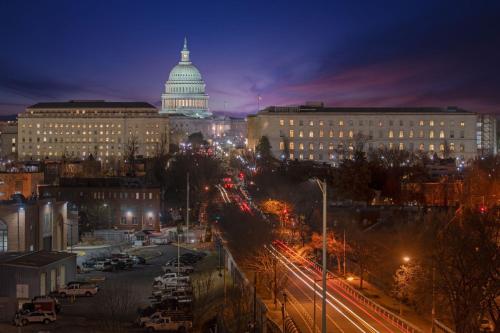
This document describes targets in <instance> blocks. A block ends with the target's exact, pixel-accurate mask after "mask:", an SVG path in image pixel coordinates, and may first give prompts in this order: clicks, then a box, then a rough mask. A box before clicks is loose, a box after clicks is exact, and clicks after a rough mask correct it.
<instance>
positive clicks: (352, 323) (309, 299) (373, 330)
mask: <svg viewBox="0 0 500 333" xmlns="http://www.w3.org/2000/svg"><path fill="white" fill-rule="evenodd" d="M219 189H220V192H221V197H222V198H223V201H224V202H225V203H227V204H228V203H231V202H236V203H238V204H239V205H240V208H241V209H242V210H247V207H252V208H254V205H253V204H252V203H251V201H250V199H249V198H248V195H247V193H246V191H243V193H242V192H241V191H238V190H237V189H231V190H229V191H227V190H225V189H224V188H222V186H221V188H219ZM242 202H243V203H245V204H244V205H242V204H241V203H242ZM254 212H255V209H252V213H254ZM267 249H268V250H269V252H270V253H271V254H272V255H273V256H274V257H275V258H276V259H277V260H278V262H279V263H280V264H281V265H283V267H285V268H286V271H287V276H288V282H287V287H286V290H285V292H286V294H287V301H286V311H287V313H288V314H289V315H290V317H292V319H293V320H294V322H295V323H296V325H297V326H298V327H299V329H300V330H301V332H302V333H306V332H310V333H316V332H320V331H321V303H322V302H321V296H322V293H321V291H322V288H321V285H322V283H321V278H322V274H321V268H320V267H319V266H318V265H317V264H316V263H313V262H311V261H309V260H307V259H305V258H303V257H300V256H299V255H297V254H296V253H295V251H294V250H293V249H291V248H290V247H288V246H287V245H286V244H284V243H282V242H280V241H277V242H275V244H274V245H271V246H269V247H268V248H267ZM328 276H329V277H330V279H328V280H327V318H326V321H327V332H345V333H350V332H363V333H379V332H380V333H386V332H387V333H400V332H421V331H420V330H418V329H417V328H415V327H413V326H411V324H409V323H407V322H405V321H404V320H402V319H401V318H399V317H398V316H397V315H395V314H393V313H390V312H388V311H387V310H385V309H383V308H381V307H379V306H378V305H377V304H375V303H373V302H371V301H370V300H368V299H366V298H364V297H363V296H362V295H361V294H360V293H358V292H357V291H356V290H354V289H353V288H352V287H350V286H349V285H348V284H346V283H345V282H343V281H342V280H340V279H339V278H335V277H333V275H332V274H331V273H329V274H328ZM332 277H333V279H332ZM315 281H316V312H315V313H314V306H313V304H314V290H315V288H314V283H315ZM314 314H315V316H316V320H314V319H313V316H314ZM314 323H315V325H313V324H314ZM313 326H315V329H314V327H313Z"/></svg>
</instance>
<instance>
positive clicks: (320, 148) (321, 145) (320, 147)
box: [319, 142, 323, 150]
mask: <svg viewBox="0 0 500 333" xmlns="http://www.w3.org/2000/svg"><path fill="white" fill-rule="evenodd" d="M319 150H323V142H320V143H319Z"/></svg>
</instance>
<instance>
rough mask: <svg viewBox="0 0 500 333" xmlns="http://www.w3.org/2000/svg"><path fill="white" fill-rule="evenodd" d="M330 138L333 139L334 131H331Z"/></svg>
mask: <svg viewBox="0 0 500 333" xmlns="http://www.w3.org/2000/svg"><path fill="white" fill-rule="evenodd" d="M328 136H329V137H330V138H333V131H332V130H330V133H328Z"/></svg>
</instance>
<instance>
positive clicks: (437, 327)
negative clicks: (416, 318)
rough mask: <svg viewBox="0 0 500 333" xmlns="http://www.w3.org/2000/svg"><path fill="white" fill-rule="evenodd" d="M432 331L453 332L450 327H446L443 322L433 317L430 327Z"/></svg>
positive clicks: (439, 332)
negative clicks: (432, 324) (431, 326)
mask: <svg viewBox="0 0 500 333" xmlns="http://www.w3.org/2000/svg"><path fill="white" fill-rule="evenodd" d="M432 332H433V333H455V332H454V331H452V330H451V328H449V327H447V326H446V325H445V324H443V323H442V322H440V321H439V320H437V319H434V326H433V329H432Z"/></svg>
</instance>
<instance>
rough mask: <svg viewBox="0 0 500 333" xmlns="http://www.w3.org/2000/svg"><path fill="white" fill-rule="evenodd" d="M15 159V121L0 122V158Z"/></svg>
mask: <svg viewBox="0 0 500 333" xmlns="http://www.w3.org/2000/svg"><path fill="white" fill-rule="evenodd" d="M16 157H17V121H2V122H0V158H1V159H3V160H8V159H15V158H16Z"/></svg>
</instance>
